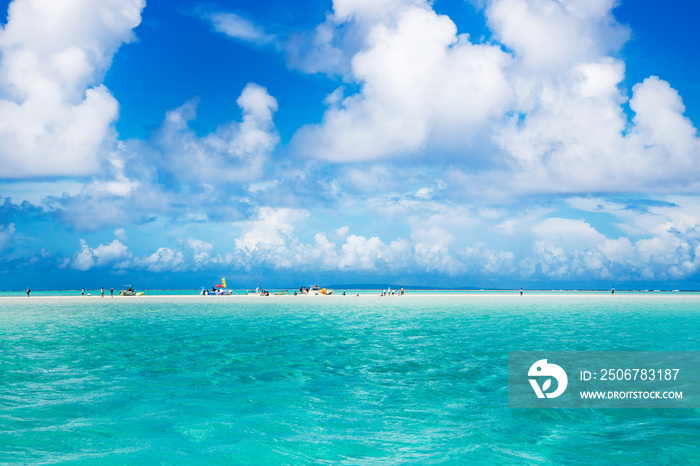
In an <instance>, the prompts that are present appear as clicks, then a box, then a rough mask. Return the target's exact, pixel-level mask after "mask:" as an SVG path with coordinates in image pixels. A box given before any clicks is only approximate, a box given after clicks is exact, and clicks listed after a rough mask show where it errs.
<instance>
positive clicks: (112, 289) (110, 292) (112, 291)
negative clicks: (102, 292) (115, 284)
mask: <svg viewBox="0 0 700 466" xmlns="http://www.w3.org/2000/svg"><path fill="white" fill-rule="evenodd" d="M109 294H110V295H112V298H114V288H110V289H109Z"/></svg>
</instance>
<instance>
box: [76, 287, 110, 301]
mask: <svg viewBox="0 0 700 466" xmlns="http://www.w3.org/2000/svg"><path fill="white" fill-rule="evenodd" d="M100 294H101V295H102V297H103V298H104V297H105V287H104V286H103V287H102V288H100ZM109 294H110V296H112V298H114V288H110V289H109ZM80 296H85V288H83V290H82V291H81V292H80ZM88 296H90V293H88Z"/></svg>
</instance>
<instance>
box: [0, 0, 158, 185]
mask: <svg viewBox="0 0 700 466" xmlns="http://www.w3.org/2000/svg"><path fill="white" fill-rule="evenodd" d="M144 5H145V1H144V0H64V1H61V2H55V1H53V0H14V1H13V2H12V3H11V4H10V6H9V9H8V19H7V24H6V25H5V27H4V28H2V29H0V95H1V96H2V97H1V98H0V162H1V163H0V177H3V178H22V177H41V176H60V175H89V174H92V173H94V172H95V171H96V170H97V168H98V167H99V165H100V162H101V160H102V158H103V156H104V154H103V152H104V150H105V149H106V147H105V144H106V143H107V142H109V141H112V140H113V139H114V134H113V128H112V124H113V123H114V121H115V120H116V118H117V115H118V109H119V104H118V103H117V101H116V100H115V99H114V97H113V96H112V94H111V93H110V92H109V90H108V89H107V88H106V87H105V86H104V85H102V84H101V81H102V79H103V77H104V73H105V71H106V70H107V69H108V68H109V66H110V64H111V60H112V56H113V55H114V54H115V52H116V51H117V49H118V48H119V46H120V45H121V44H122V43H124V42H129V41H131V40H132V39H133V32H132V30H133V29H134V28H135V27H136V26H138V24H139V23H140V22H141V10H142V9H143V7H144Z"/></svg>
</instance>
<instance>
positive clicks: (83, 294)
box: [80, 288, 85, 296]
mask: <svg viewBox="0 0 700 466" xmlns="http://www.w3.org/2000/svg"><path fill="white" fill-rule="evenodd" d="M80 296H85V288H83V291H82V292H81V293H80Z"/></svg>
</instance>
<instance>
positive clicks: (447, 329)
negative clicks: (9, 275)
mask: <svg viewBox="0 0 700 466" xmlns="http://www.w3.org/2000/svg"><path fill="white" fill-rule="evenodd" d="M192 293H193V292H191V291H190V292H188V293H187V294H192ZM3 295H4V296H7V295H6V294H3ZM662 350H663V351H700V295H698V294H692V293H664V294H662V293H619V292H618V293H616V294H615V295H614V296H612V295H610V294H609V293H528V292H526V294H525V295H524V296H520V295H519V294H517V293H512V292H502V293H479V292H469V293H443V294H427V293H412V292H409V293H408V294H407V295H405V296H403V297H398V296H395V297H383V298H382V297H379V296H377V295H376V294H375V293H367V292H366V293H365V294H364V295H362V296H359V297H356V296H335V295H334V296H331V297H294V296H280V297H269V298H262V297H196V296H191V297H182V296H181V297H172V298H168V297H162V296H161V297H149V296H147V295H146V296H143V297H136V298H119V299H117V298H115V299H111V298H104V299H102V298H99V297H95V296H94V295H93V296H92V297H90V298H85V299H83V298H80V297H77V298H71V297H62V298H52V299H50V298H42V297H41V295H40V293H37V294H36V295H35V294H34V293H32V297H30V298H26V297H24V298H17V299H7V298H2V299H0V463H2V464H52V463H62V462H68V463H77V464H139V463H166V464H172V463H174V464H193V463H194V464H204V463H206V464H209V463H215V464H216V463H219V464H352V465H355V464H372V465H375V464H376V465H393V464H471V463H475V464H525V463H526V464H588V465H594V464H640V463H644V464H689V463H695V464H697V463H699V462H700V448H699V447H700V410H698V409H512V408H508V393H507V392H508V389H507V388H508V387H507V385H508V373H507V369H508V351H662Z"/></svg>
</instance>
